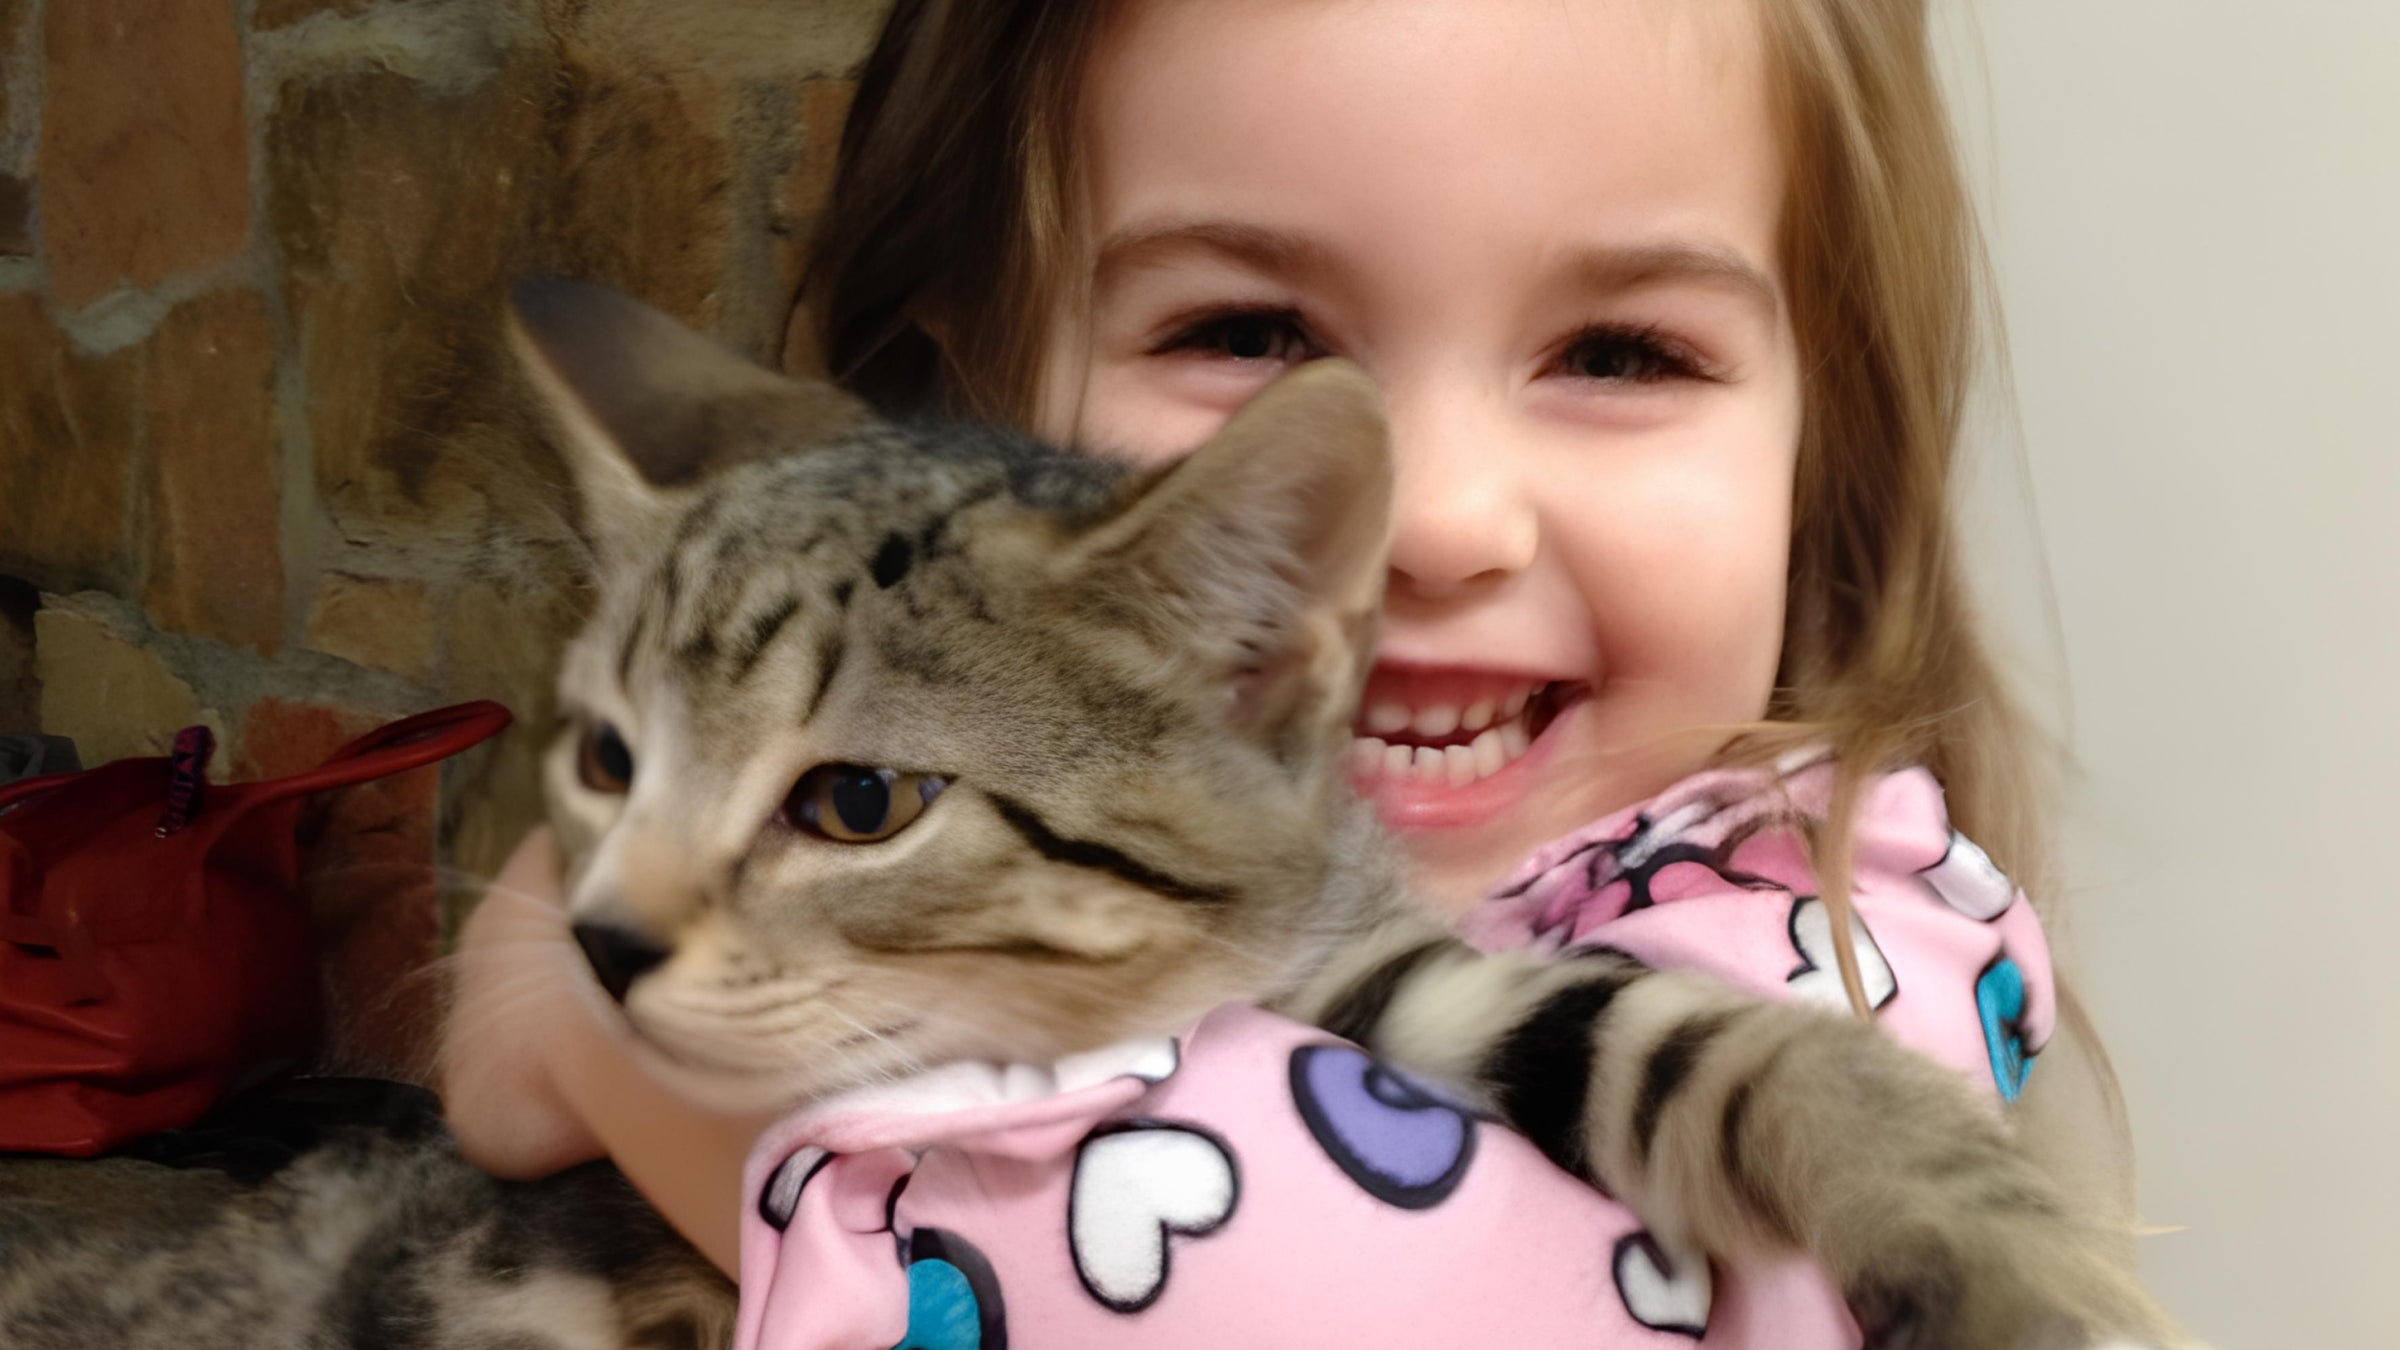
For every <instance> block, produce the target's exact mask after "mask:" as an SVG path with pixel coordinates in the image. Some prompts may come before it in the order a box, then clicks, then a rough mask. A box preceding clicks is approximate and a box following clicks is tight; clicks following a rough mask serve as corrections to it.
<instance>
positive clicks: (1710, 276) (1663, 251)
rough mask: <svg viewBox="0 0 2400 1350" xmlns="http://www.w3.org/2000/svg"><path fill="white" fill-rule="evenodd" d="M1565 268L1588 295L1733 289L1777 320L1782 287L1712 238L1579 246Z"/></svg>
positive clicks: (1780, 307) (1781, 299)
mask: <svg viewBox="0 0 2400 1350" xmlns="http://www.w3.org/2000/svg"><path fill="white" fill-rule="evenodd" d="M1566 270H1567V273H1568V275H1569V276H1571V277H1572V278H1573V279H1574V281H1575V282H1576V284H1578V285H1579V286H1581V287H1582V288H1583V289H1585V290H1588V291H1595V292H1600V293H1603V294H1605V293H1611V292H1617V291H1630V290H1637V289H1643V288H1647V287H1652V286H1672V285H1678V284H1682V285H1698V286H1706V287H1710V288H1712V289H1717V290H1726V291H1732V292H1734V293H1735V294H1737V295H1738V296H1740V297H1741V298H1742V299H1744V300H1746V301H1748V302H1749V303H1750V304H1752V305H1755V306H1756V307H1757V308H1759V309H1760V310H1762V311H1764V312H1765V314H1766V317H1768V318H1773V317H1775V316H1776V315H1778V314H1780V313H1781V312H1782V310H1783V289H1782V288H1781V287H1780V286H1777V285H1776V284H1775V282H1774V280H1773V279H1772V278H1770V277H1769V276H1768V275H1767V273H1766V271H1765V270H1764V269H1762V268H1761V267H1759V266H1758V264H1756V263H1754V262H1752V261H1750V260H1749V259H1748V258H1745V257H1743V256H1742V255H1741V254H1740V253H1739V252H1737V251H1736V250H1734V249H1733V248H1732V247H1730V246H1728V245H1724V244H1719V243H1716V242H1714V241H1711V240H1699V239H1669V240H1661V241H1659V242H1656V243H1647V244H1632V245H1623V246H1616V247H1607V248H1580V249H1576V250H1575V251H1573V252H1572V253H1570V254H1569V255H1568V256H1567V262H1566Z"/></svg>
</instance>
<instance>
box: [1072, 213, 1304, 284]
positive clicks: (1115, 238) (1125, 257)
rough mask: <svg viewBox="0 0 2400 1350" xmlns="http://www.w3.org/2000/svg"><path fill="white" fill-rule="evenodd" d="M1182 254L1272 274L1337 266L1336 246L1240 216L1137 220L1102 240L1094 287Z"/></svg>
mask: <svg viewBox="0 0 2400 1350" xmlns="http://www.w3.org/2000/svg"><path fill="white" fill-rule="evenodd" d="M1182 253H1213V254H1216V255H1218V256H1220V257H1223V258H1226V259H1228V260H1230V261H1232V262H1236V263H1240V264H1242V265H1244V266H1247V267H1249V268H1251V269H1253V270H1255V271H1258V272H1262V273H1265V274H1266V275H1268V276H1271V277H1289V276H1293V275H1295V274H1301V273H1320V274H1321V273H1325V272H1330V271H1333V270H1335V267H1336V263H1335V255H1334V250H1333V249H1332V248H1331V247H1330V246H1328V245H1327V244H1325V243H1324V242H1323V241H1322V240H1319V239H1315V238H1312V237H1310V236H1308V235H1304V234H1299V233H1296V232H1294V231H1291V230H1281V229H1276V228H1274V227H1272V226H1268V225H1255V224H1251V223H1248V222H1245V221H1238V220H1212V219H1200V220H1194V219H1169V220H1164V221H1147V222H1144V221H1136V222H1134V223H1133V224H1130V225H1126V226H1123V227H1120V228H1118V229H1116V230H1113V231H1111V232H1110V233H1109V235H1108V237H1107V238H1106V239H1103V240H1101V241H1100V249H1099V252H1098V254H1097V255H1096V258H1095V261H1094V262H1093V264H1092V286H1093V289H1094V290H1095V291H1098V292H1106V291H1107V290H1108V288H1109V286H1110V284H1111V283H1112V282H1114V281H1115V280H1117V279H1118V278H1119V277H1121V276H1122V275H1123V274H1124V273H1126V272H1127V271H1130V270H1131V269H1133V268H1135V267H1139V266H1142V265H1145V264H1157V263H1160V262H1163V261H1166V260H1167V259H1170V258H1172V257H1173V256H1175V255H1177V254H1182Z"/></svg>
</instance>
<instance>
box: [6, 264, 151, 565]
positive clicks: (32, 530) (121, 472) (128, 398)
mask: <svg viewBox="0 0 2400 1350" xmlns="http://www.w3.org/2000/svg"><path fill="white" fill-rule="evenodd" d="M140 370H141V357H140V354H139V353H138V352H132V351H126V352H118V353H116V354H114V355H111V356H106V357H87V356H82V355H79V354H77V353H76V352H75V351H73V350H72V349H71V347H70V346H69V344H68V341H67V338H66V335H65V334H63V333H61V332H60V331H59V330H58V328H57V327H56V326H55V325H54V324H52V323H51V322H50V320H49V318H48V317H47V316H46V315H45V314H44V313H43V312H42V307H41V302H40V300H39V299H38V298H37V297H35V296H32V295H0V571H7V572H11V573H14V574H16V575H19V576H23V577H25V578H27V579H29V580H31V581H33V582H34V583H36V584H37V585H40V586H41V587H43V588H44V589H47V590H52V591H60V592H68V591H78V590H85V589H95V590H117V589H121V588H123V587H124V586H125V585H126V584H127V583H128V581H129V579H130V577H129V573H130V567H129V566H128V559H127V556H126V532H127V520H128V516H127V512H128V509H129V492H130V482H131V479H132V476H133V468H132V465H133V453H134V446H135V443H136V440H137V438H138V436H139V434H140V433H139V423H138V421H137V405H138V404H139V401H140V399H139V389H140V385H139V375H140Z"/></svg>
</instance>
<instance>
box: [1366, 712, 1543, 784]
mask: <svg viewBox="0 0 2400 1350" xmlns="http://www.w3.org/2000/svg"><path fill="white" fill-rule="evenodd" d="M1512 701H1514V702H1516V703H1517V704H1518V711H1517V713H1516V714H1514V715H1510V714H1505V713H1502V712H1501V711H1500V709H1501V708H1503V707H1505V704H1498V703H1484V704H1478V705H1476V706H1475V707H1473V708H1470V709H1468V710H1467V715H1466V719H1465V720H1466V721H1467V722H1468V723H1469V724H1470V725H1469V726H1468V728H1467V729H1468V730H1469V731H1474V732H1475V736H1474V739H1472V740H1470V741H1468V742H1467V743H1466V744H1464V745H1449V746H1434V745H1408V744H1406V743H1400V742H1391V741H1386V740H1384V739H1383V738H1382V737H1380V736H1361V737H1358V738H1357V739H1356V740H1354V741H1352V742H1351V744H1350V756H1351V759H1350V763H1351V768H1352V771H1353V772H1355V773H1357V774H1359V775H1361V776H1364V777H1370V778H1372V777H1382V778H1416V779H1419V780H1421V781H1424V782H1428V783H1444V784H1448V785H1450V786H1452V787H1465V786H1466V785H1467V784H1469V783H1473V782H1476V781H1478V780H1481V779H1485V778H1489V777H1491V776H1492V775H1493V774H1496V773H1498V772H1500V771H1501V770H1502V769H1504V768H1507V767H1508V765H1509V764H1510V763H1511V762H1513V761H1514V760H1516V759H1517V758H1518V757H1519V756H1521V755H1523V754H1524V753H1525V752H1526V751H1527V750H1530V749H1531V748H1533V735H1532V733H1531V731H1530V730H1529V729H1528V728H1527V726H1526V721H1527V719H1526V718H1525V717H1524V716H1523V712H1524V703H1525V702H1526V700H1525V699H1523V698H1518V699H1515V700H1512ZM1378 712H1379V713H1380V714H1383V715H1380V716H1377V717H1372V718H1370V719H1369V720H1370V721H1371V722H1378V723H1381V724H1384V725H1389V723H1390V721H1391V718H1390V716H1389V715H1388V708H1387V709H1379V710H1378ZM1495 715H1496V716H1498V718H1499V720H1498V721H1496V722H1493V723H1492V724H1490V725H1488V726H1485V727H1483V728H1482V729H1480V730H1477V729H1476V728H1475V727H1474V726H1473V725H1471V724H1472V723H1473V722H1474V720H1475V719H1476V718H1477V717H1478V716H1495ZM1458 721H1459V714H1458V711H1457V710H1456V709H1452V708H1433V709H1428V710H1426V712H1425V713H1421V714H1419V715H1418V720H1417V721H1415V722H1414V723H1413V724H1412V725H1411V728H1410V729H1411V730H1416V731H1420V732H1421V731H1423V729H1424V728H1425V727H1426V726H1428V725H1430V726H1436V727H1439V726H1442V725H1445V724H1448V725H1451V726H1452V728H1453V729H1455V728H1456V724H1457V723H1458ZM1445 734H1446V733H1445Z"/></svg>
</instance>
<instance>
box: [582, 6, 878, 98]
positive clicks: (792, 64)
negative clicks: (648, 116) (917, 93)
mask: <svg viewBox="0 0 2400 1350" xmlns="http://www.w3.org/2000/svg"><path fill="white" fill-rule="evenodd" d="M544 7H545V9H546V10H547V11H548V14H547V16H546V17H547V19H548V21H549V22H550V23H552V24H553V25H555V26H557V27H559V28H561V29H563V30H565V31H566V32H568V33H569V34H570V36H571V37H572V39H573V40H574V41H575V42H577V43H579V44H581V45H583V46H585V47H587V48H590V49H592V50H595V51H605V52H610V53H614V54H616V55H618V56H620V57H622V58H624V59H625V60H627V61H629V62H636V63H639V64H641V65H643V66H645V67H647V68H649V69H653V70H657V71H660V72H663V73H666V74H669V75H672V76H678V77H681V76H685V75H705V76H706V77H707V78H710V79H713V80H716V81H719V82H721V83H724V84H727V85H734V84H746V83H751V82H754V81H761V80H778V79H788V78H791V77H794V76H806V75H826V74H837V73H842V72H846V71H848V70H850V69H851V68H853V67H855V66H856V65H858V63H860V62H861V61H864V60H865V59H866V57H867V50H868V49H869V48H870V47H872V46H873V45H874V42H875V34H876V32H877V31H878V30H879V29H881V28H882V26H883V16H884V12H885V11H886V10H888V9H890V8H891V0H808V2H807V3H805V4H794V3H793V2H792V0H713V2H712V3H710V4H708V5H694V4H692V3H690V0H547V3H546V4H545V6H544Z"/></svg>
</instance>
